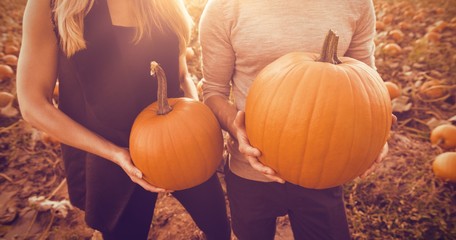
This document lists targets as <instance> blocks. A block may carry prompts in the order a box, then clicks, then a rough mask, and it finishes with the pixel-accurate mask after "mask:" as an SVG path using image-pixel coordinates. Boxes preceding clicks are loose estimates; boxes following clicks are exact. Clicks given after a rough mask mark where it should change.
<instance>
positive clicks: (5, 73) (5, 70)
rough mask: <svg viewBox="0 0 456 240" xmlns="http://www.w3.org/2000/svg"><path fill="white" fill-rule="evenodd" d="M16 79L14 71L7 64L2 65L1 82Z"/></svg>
mask: <svg viewBox="0 0 456 240" xmlns="http://www.w3.org/2000/svg"><path fill="white" fill-rule="evenodd" d="M13 77H14V70H13V69H12V68H11V67H10V66H9V65H6V64H0V82H2V81H3V80H6V79H11V78H13Z"/></svg>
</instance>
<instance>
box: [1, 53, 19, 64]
mask: <svg viewBox="0 0 456 240" xmlns="http://www.w3.org/2000/svg"><path fill="white" fill-rule="evenodd" d="M2 59H3V61H4V62H5V63H6V64H7V65H9V66H12V67H15V66H17V57H16V55H13V54H8V55H5V56H3V57H2Z"/></svg>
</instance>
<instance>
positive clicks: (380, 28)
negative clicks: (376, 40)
mask: <svg viewBox="0 0 456 240" xmlns="http://www.w3.org/2000/svg"><path fill="white" fill-rule="evenodd" d="M375 30H377V32H381V31H383V30H385V23H383V22H382V21H377V22H375Z"/></svg>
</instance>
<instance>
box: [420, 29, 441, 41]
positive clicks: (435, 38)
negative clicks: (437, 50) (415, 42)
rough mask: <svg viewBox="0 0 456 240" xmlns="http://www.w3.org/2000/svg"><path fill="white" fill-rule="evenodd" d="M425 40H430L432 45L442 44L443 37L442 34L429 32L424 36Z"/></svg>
mask: <svg viewBox="0 0 456 240" xmlns="http://www.w3.org/2000/svg"><path fill="white" fill-rule="evenodd" d="M424 38H425V39H426V40H428V42H431V43H439V42H440V38H441V35H440V33H438V32H433V31H431V32H428V33H426V35H424Z"/></svg>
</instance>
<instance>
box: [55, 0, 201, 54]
mask: <svg viewBox="0 0 456 240" xmlns="http://www.w3.org/2000/svg"><path fill="white" fill-rule="evenodd" d="M94 1H95V0H55V6H54V10H53V11H54V13H55V14H54V19H55V21H56V23H57V28H58V32H59V34H60V45H61V47H62V49H63V52H64V53H65V54H66V56H68V57H70V56H72V55H73V54H74V53H76V52H77V51H79V50H82V49H85V48H86V42H85V40H84V17H85V16H86V15H87V13H88V12H89V11H90V9H91V8H92V6H93V3H94ZM128 1H130V2H131V10H132V14H133V19H134V22H135V26H136V33H135V36H134V38H133V39H132V41H133V42H135V43H137V42H138V41H139V40H140V39H141V38H142V37H144V36H145V35H148V36H151V35H152V29H154V27H155V28H157V29H158V30H160V31H164V30H165V28H169V29H170V30H171V31H173V32H174V33H175V34H176V35H177V37H178V39H179V50H180V53H181V54H183V53H185V48H186V45H187V43H188V42H189V41H190V35H191V31H190V30H191V27H192V25H193V22H192V18H191V17H190V15H189V14H188V12H187V9H186V8H185V5H184V3H183V2H182V0H128Z"/></svg>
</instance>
